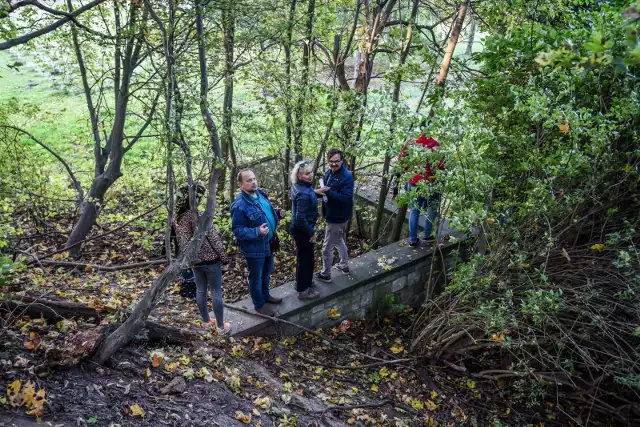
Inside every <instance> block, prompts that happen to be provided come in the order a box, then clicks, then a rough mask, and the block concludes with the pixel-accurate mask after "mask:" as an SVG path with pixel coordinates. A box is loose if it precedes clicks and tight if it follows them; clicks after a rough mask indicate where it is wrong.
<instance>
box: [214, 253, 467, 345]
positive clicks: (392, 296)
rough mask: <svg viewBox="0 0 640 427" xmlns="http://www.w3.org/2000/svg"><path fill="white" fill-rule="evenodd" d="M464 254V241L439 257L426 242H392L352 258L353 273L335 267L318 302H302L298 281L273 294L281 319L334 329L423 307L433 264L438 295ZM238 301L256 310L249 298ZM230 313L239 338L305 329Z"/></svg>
mask: <svg viewBox="0 0 640 427" xmlns="http://www.w3.org/2000/svg"><path fill="white" fill-rule="evenodd" d="M463 253H464V245H463V244H461V243H447V244H445V245H444V247H442V248H441V249H439V250H437V251H436V254H435V255H433V254H432V250H431V248H430V247H427V246H426V245H423V246H422V247H419V248H410V247H408V246H401V245H399V244H398V243H392V244H390V245H387V246H384V247H382V248H380V249H378V250H375V251H371V252H367V253H365V254H363V255H362V256H360V257H358V258H355V259H353V260H351V261H350V270H351V274H350V275H349V276H345V275H343V274H342V273H340V272H338V271H337V270H336V269H334V270H333V274H332V277H333V281H332V283H327V284H325V283H318V284H317V286H316V289H317V290H318V291H319V292H320V298H318V299H317V300H313V301H300V300H299V299H298V298H297V293H296V292H295V289H294V284H293V283H288V284H285V285H282V286H280V287H278V288H275V289H273V290H272V292H271V293H272V295H275V296H278V297H281V298H283V303H282V304H280V305H277V306H273V307H274V308H276V309H277V316H278V317H280V318H283V319H286V320H290V321H292V322H294V323H298V324H300V325H303V326H306V327H308V328H311V329H316V328H325V327H330V326H333V325H336V324H339V323H340V322H341V321H342V320H344V319H351V320H355V319H363V318H370V317H376V316H378V315H383V316H384V315H387V314H389V313H390V312H391V311H392V310H393V309H394V307H393V306H394V305H395V306H396V307H395V308H397V306H398V305H406V306H412V307H418V306H420V305H421V304H422V303H423V302H424V301H425V297H426V292H427V286H428V283H429V275H430V271H431V269H432V264H433V270H432V273H431V275H432V277H431V283H432V285H431V286H432V287H433V289H434V292H435V293H438V292H439V291H440V290H441V288H442V286H443V284H444V281H445V278H446V273H447V271H449V270H450V268H451V267H452V266H453V264H454V263H455V261H456V259H457V258H458V257H460V256H463ZM382 259H386V260H389V259H395V261H394V262H393V263H390V264H388V267H387V268H384V267H383V266H381V265H380V264H381V263H380V260H382ZM389 267H390V268H389ZM276 268H277V266H276ZM233 305H237V306H239V307H242V308H244V309H251V301H250V300H248V299H247V300H243V301H239V302H237V303H235V304H233ZM332 308H335V309H336V310H337V312H338V313H340V315H339V316H338V317H336V318H332V317H330V316H329V311H330V310H331V309H332ZM227 313H229V314H231V315H232V318H231V319H230V320H231V321H232V323H233V324H238V325H241V326H239V327H236V326H234V329H233V330H232V334H233V335H235V336H243V335H265V334H272V333H281V334H295V333H298V332H300V331H299V329H297V328H292V327H284V326H283V325H282V324H275V323H274V322H273V321H270V320H265V319H261V318H256V317H255V316H250V315H246V314H239V313H238V312H235V313H233V310H231V311H227Z"/></svg>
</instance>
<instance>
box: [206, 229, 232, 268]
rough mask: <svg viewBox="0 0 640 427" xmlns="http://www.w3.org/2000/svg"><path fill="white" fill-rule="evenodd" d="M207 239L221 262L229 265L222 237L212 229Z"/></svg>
mask: <svg viewBox="0 0 640 427" xmlns="http://www.w3.org/2000/svg"><path fill="white" fill-rule="evenodd" d="M207 239H208V240H209V244H210V245H211V248H212V249H213V250H214V252H215V253H216V255H218V257H219V258H220V261H221V262H222V263H223V264H227V263H228V262H229V257H228V256H227V251H225V249H224V243H223V242H222V237H220V234H218V232H217V231H215V230H213V229H210V230H209V231H208V232H207Z"/></svg>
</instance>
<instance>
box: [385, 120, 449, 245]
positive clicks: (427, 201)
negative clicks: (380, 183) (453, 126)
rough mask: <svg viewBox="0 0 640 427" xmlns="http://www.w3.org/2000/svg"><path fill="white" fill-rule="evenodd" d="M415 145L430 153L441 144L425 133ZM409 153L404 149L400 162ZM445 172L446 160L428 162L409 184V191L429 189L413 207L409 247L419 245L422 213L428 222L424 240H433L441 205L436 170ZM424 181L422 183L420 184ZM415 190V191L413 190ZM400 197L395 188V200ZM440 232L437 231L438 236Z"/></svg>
mask: <svg viewBox="0 0 640 427" xmlns="http://www.w3.org/2000/svg"><path fill="white" fill-rule="evenodd" d="M415 145H417V146H421V147H424V148H425V149H428V150H429V152H430V153H434V152H436V150H437V149H438V147H440V143H439V142H438V141H436V140H435V139H433V138H431V137H430V136H427V135H425V132H424V131H423V132H422V133H421V134H420V136H419V137H418V139H416V142H415ZM408 155H409V153H408V152H407V145H405V146H404V147H402V152H401V153H400V155H399V156H398V161H402V159H403V158H405V157H407V156H408ZM437 169H439V170H444V160H443V159H440V160H438V162H437V163H435V162H434V163H431V162H430V161H429V160H427V162H426V164H425V169H424V172H421V173H418V174H416V175H414V176H413V178H411V179H410V180H409V182H408V183H407V191H408V192H411V191H414V192H415V191H416V190H418V189H419V187H421V186H423V185H425V184H426V187H427V195H426V196H418V197H416V200H415V202H413V204H412V205H411V213H410V214H409V246H410V247H416V246H418V244H419V241H418V225H419V221H420V214H421V212H425V211H426V217H427V218H426V221H425V224H424V234H423V239H424V240H430V239H431V238H432V236H431V232H432V230H433V225H434V224H435V223H436V218H437V215H438V207H439V205H440V193H438V192H437V191H435V189H434V187H435V185H434V184H435V182H436V170H437ZM421 181H422V183H420V182H421ZM412 189H413V190H412ZM397 195H398V186H397V185H396V186H395V187H394V188H393V198H394V199H395V197H396V196H397ZM437 233H438V231H437V230H436V234H437Z"/></svg>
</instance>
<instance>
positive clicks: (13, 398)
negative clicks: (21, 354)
mask: <svg viewBox="0 0 640 427" xmlns="http://www.w3.org/2000/svg"><path fill="white" fill-rule="evenodd" d="M21 388H22V383H21V382H20V380H15V381H14V382H12V383H11V384H9V386H8V387H7V396H8V397H9V404H10V405H11V406H13V407H14V408H15V407H17V406H20V399H19V397H20V389H21Z"/></svg>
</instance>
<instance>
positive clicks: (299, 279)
mask: <svg viewBox="0 0 640 427" xmlns="http://www.w3.org/2000/svg"><path fill="white" fill-rule="evenodd" d="M293 239H294V240H295V241H296V291H298V292H304V291H306V290H307V289H309V288H310V287H311V284H312V283H313V269H314V267H315V262H314V261H315V260H314V250H313V249H314V246H315V244H314V243H311V242H310V241H309V239H310V237H309V236H307V235H304V234H303V233H299V232H294V233H293Z"/></svg>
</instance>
